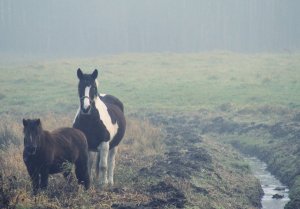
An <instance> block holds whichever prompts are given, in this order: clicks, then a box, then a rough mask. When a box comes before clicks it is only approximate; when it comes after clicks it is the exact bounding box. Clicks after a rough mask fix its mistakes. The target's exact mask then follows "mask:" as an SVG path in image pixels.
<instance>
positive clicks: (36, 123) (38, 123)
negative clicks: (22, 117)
mask: <svg viewBox="0 0 300 209" xmlns="http://www.w3.org/2000/svg"><path fill="white" fill-rule="evenodd" d="M35 125H36V126H39V125H41V120H40V119H39V118H38V119H36V120H35Z"/></svg>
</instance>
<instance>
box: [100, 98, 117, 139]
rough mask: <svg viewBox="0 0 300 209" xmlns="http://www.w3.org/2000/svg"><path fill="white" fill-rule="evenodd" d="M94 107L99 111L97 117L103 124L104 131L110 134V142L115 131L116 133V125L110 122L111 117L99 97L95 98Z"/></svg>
mask: <svg viewBox="0 0 300 209" xmlns="http://www.w3.org/2000/svg"><path fill="white" fill-rule="evenodd" d="M95 106H96V108H97V109H98V111H99V117H100V120H101V121H102V122H103V124H104V125H105V127H106V129H107V130H108V132H109V134H110V139H109V141H110V140H112V139H113V138H114V137H115V135H116V133H117V131H118V128H119V126H118V123H117V122H116V123H115V124H113V123H112V121H111V117H110V115H109V113H108V110H107V107H106V105H105V104H104V102H102V101H101V99H100V98H99V97H97V99H96V101H95Z"/></svg>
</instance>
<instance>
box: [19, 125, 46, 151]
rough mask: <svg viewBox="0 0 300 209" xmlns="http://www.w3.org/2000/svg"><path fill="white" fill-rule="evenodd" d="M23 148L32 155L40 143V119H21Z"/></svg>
mask: <svg viewBox="0 0 300 209" xmlns="http://www.w3.org/2000/svg"><path fill="white" fill-rule="evenodd" d="M23 126H24V150H26V153H27V154H29V155H34V154H35V153H36V150H37V148H38V147H39V145H40V140H41V132H42V124H41V120H40V119H33V120H31V119H28V120H26V119H23Z"/></svg>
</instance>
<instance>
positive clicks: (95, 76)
mask: <svg viewBox="0 0 300 209" xmlns="http://www.w3.org/2000/svg"><path fill="white" fill-rule="evenodd" d="M97 77H98V70H97V69H95V70H94V72H93V73H92V78H93V79H94V80H96V78H97Z"/></svg>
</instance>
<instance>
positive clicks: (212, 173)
mask: <svg viewBox="0 0 300 209" xmlns="http://www.w3.org/2000/svg"><path fill="white" fill-rule="evenodd" d="M147 118H148V119H150V120H151V121H152V122H153V123H154V124H156V125H159V126H161V127H162V129H163V130H164V131H165V139H164V144H165V145H164V146H165V149H166V152H165V153H164V155H162V156H159V157H155V158H153V159H151V161H152V162H151V163H150V164H149V162H145V165H146V166H142V167H139V168H138V172H136V174H135V175H134V176H133V177H132V180H133V181H134V182H136V184H135V190H137V191H138V192H139V193H141V194H145V195H146V196H147V197H148V198H149V201H148V202H144V203H139V204H136V203H130V202H128V203H124V202H122V203H114V204H113V205H112V207H113V208H118V209H121V208H126V209H129V208H186V207H188V208H203V209H213V208H232V209H234V208H236V209H238V208H241V209H242V208H243V209H246V208H259V207H261V203H260V198H261V196H262V190H261V187H260V185H259V183H258V181H257V180H256V179H255V178H254V177H253V176H252V174H250V170H249V167H247V165H244V164H243V162H242V159H241V158H240V157H239V155H238V154H237V153H236V152H235V151H234V150H233V149H231V148H230V147H228V146H227V145H223V144H219V143H217V142H215V141H214V139H212V138H210V139H207V138H206V137H205V136H204V135H203V130H202V129H201V128H200V124H201V123H202V121H201V120H200V117H198V116H197V117H190V116H185V115H181V116H179V115H177V116H176V115H164V114H157V113H152V114H149V115H147ZM225 150H226V152H227V153H226V154H223V152H224V151H225ZM121 158H122V157H121ZM121 158H120V159H121ZM148 160H149V159H148ZM146 161H147V159H146Z"/></svg>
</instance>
